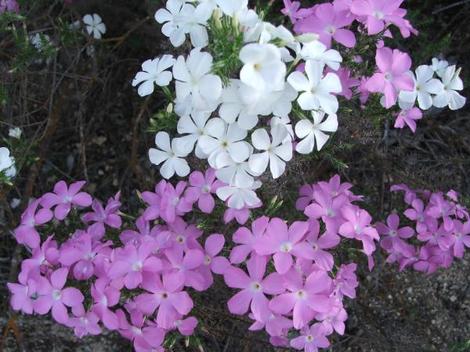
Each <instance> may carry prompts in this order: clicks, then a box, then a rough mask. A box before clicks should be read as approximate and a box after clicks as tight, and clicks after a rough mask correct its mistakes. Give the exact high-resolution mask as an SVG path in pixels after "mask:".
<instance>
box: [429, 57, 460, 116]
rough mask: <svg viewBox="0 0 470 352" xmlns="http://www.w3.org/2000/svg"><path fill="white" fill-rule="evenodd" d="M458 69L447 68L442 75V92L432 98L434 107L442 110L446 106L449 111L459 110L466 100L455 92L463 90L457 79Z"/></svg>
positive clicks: (458, 78) (453, 67)
mask: <svg viewBox="0 0 470 352" xmlns="http://www.w3.org/2000/svg"><path fill="white" fill-rule="evenodd" d="M459 75H460V69H458V70H457V69H456V67H455V65H454V66H449V67H447V68H446V69H445V71H444V73H443V75H442V83H443V88H442V90H441V91H440V92H439V93H438V94H437V95H436V96H435V97H434V102H433V103H434V106H436V107H438V108H443V107H444V106H446V105H448V106H449V108H450V109H451V110H458V109H461V108H462V107H463V106H464V105H465V103H466V101H467V99H466V98H465V97H463V96H461V95H460V94H459V93H457V91H460V90H462V89H463V82H462V79H461V78H460V77H459Z"/></svg>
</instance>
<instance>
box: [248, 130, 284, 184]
mask: <svg viewBox="0 0 470 352" xmlns="http://www.w3.org/2000/svg"><path fill="white" fill-rule="evenodd" d="M271 136H272V141H271V139H270V137H269V134H268V132H266V130H265V129H258V130H256V131H254V132H253V134H252V135H251V141H252V143H253V146H254V147H255V148H256V149H258V150H261V151H264V152H262V153H259V154H253V155H252V156H251V157H250V161H249V165H250V169H251V170H253V172H255V175H261V174H263V173H264V172H265V171H266V168H267V167H268V164H269V169H270V171H271V174H272V176H273V178H278V177H279V176H281V175H282V174H283V173H284V171H285V169H286V161H289V160H291V159H292V141H291V140H290V139H286V137H288V136H289V133H288V131H287V129H286V128H285V127H284V126H283V125H281V124H277V125H274V126H273V127H272V128H271Z"/></svg>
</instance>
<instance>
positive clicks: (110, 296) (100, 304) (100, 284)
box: [91, 279, 121, 330]
mask: <svg viewBox="0 0 470 352" xmlns="http://www.w3.org/2000/svg"><path fill="white" fill-rule="evenodd" d="M120 296H121V291H120V290H118V289H117V288H115V287H113V286H111V285H108V283H107V282H106V280H105V279H98V280H96V281H95V284H94V285H92V286H91V297H92V298H93V308H92V310H93V312H94V313H96V314H97V316H98V317H99V318H100V319H101V321H102V322H103V324H104V326H106V327H107V328H108V329H109V330H116V329H117V328H118V327H119V321H118V318H117V316H116V314H115V313H114V312H113V311H111V310H110V309H109V308H110V307H114V306H115V305H116V304H118V303H119V298H120Z"/></svg>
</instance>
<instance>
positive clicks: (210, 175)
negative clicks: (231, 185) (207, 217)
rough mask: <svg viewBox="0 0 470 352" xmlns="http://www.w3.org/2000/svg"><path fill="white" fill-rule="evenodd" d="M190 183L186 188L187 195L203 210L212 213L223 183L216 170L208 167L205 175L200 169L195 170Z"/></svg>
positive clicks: (190, 176)
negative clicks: (215, 197) (216, 193)
mask: <svg viewBox="0 0 470 352" xmlns="http://www.w3.org/2000/svg"><path fill="white" fill-rule="evenodd" d="M189 185H190V187H188V189H187V190H186V195H187V196H188V197H189V199H191V200H193V201H194V202H196V201H197V202H198V203H197V205H198V207H199V209H201V211H202V212H204V213H206V214H210V213H212V211H213V210H214V206H215V201H214V197H213V196H212V194H215V192H216V191H217V189H218V188H219V187H221V186H222V185H223V183H222V182H220V181H219V180H217V179H216V177H215V170H214V169H208V170H207V171H206V174H205V175H204V174H203V173H202V172H200V171H194V172H193V173H192V174H191V175H189Z"/></svg>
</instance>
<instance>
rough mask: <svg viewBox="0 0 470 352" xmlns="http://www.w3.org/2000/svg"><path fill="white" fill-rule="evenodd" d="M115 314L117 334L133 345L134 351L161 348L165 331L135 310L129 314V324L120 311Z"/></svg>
mask: <svg viewBox="0 0 470 352" xmlns="http://www.w3.org/2000/svg"><path fill="white" fill-rule="evenodd" d="M117 313H118V317H119V321H120V329H119V333H120V334H121V335H122V336H124V337H125V338H127V339H128V340H131V341H132V342H133V343H134V348H135V350H136V351H151V349H152V347H153V348H158V347H160V346H161V344H162V343H163V341H164V339H165V331H164V330H163V329H161V328H160V327H159V326H158V325H157V324H155V323H153V322H152V321H151V320H148V319H146V317H145V316H144V315H143V314H142V313H141V312H139V311H137V310H134V311H132V312H131V314H130V316H131V324H129V322H128V321H127V318H126V315H125V314H124V312H123V311H122V310H119V311H118V312H117ZM157 350H158V349H157Z"/></svg>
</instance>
